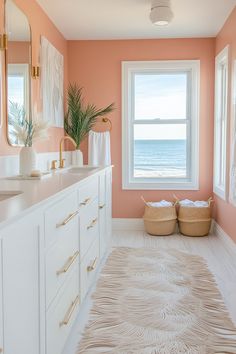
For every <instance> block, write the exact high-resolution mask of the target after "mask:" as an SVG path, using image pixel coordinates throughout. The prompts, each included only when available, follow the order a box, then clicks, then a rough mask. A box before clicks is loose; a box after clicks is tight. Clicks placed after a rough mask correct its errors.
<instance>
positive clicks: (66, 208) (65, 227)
mask: <svg viewBox="0 0 236 354" xmlns="http://www.w3.org/2000/svg"><path fill="white" fill-rule="evenodd" d="M77 213H78V205H77V196H76V194H74V193H72V194H69V195H68V196H66V197H65V198H63V199H61V200H59V201H58V202H56V203H55V204H53V205H52V206H51V207H49V208H48V209H47V210H46V211H45V243H46V247H48V246H49V245H51V244H52V243H53V242H55V241H56V240H58V239H60V238H61V237H63V236H66V235H67V234H69V233H73V232H76V228H78V218H77ZM77 232H78V230H77Z"/></svg>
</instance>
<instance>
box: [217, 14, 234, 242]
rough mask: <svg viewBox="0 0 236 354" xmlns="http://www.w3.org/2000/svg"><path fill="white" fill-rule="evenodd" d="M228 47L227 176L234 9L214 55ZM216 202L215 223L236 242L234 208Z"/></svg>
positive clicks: (218, 199)
mask: <svg viewBox="0 0 236 354" xmlns="http://www.w3.org/2000/svg"><path fill="white" fill-rule="evenodd" d="M226 45H229V46H230V80H229V81H230V82H229V112H230V132H229V138H228V161H227V164H228V175H229V161H230V145H231V144H230V142H231V138H232V119H233V116H232V111H233V110H232V96H231V90H232V83H233V81H232V77H233V70H234V67H233V63H234V61H235V60H236V8H235V9H234V10H233V12H232V13H231V15H230V17H229V18H228V20H227V21H226V23H225V25H224V26H223V28H222V30H221V31H220V33H219V34H218V36H217V38H216V55H217V54H218V53H219V52H220V51H221V50H222V49H223V48H224V47H225V46H226ZM214 198H215V200H216V216H215V218H216V221H217V223H218V224H219V225H220V226H221V227H222V228H223V230H224V231H225V232H226V233H227V234H228V235H230V236H231V238H232V239H233V240H234V241H235V242H236V208H235V207H233V206H232V205H231V204H229V203H228V202H225V201H223V200H222V199H220V198H218V197H217V196H215V197H214Z"/></svg>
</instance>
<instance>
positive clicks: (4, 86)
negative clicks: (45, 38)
mask: <svg viewBox="0 0 236 354" xmlns="http://www.w3.org/2000/svg"><path fill="white" fill-rule="evenodd" d="M7 1H9V0H4V18H3V26H4V32H5V33H6V34H7V28H6V25H7V20H6V18H7V14H6V3H7ZM10 1H12V2H13V3H14V5H15V6H16V7H17V8H18V9H19V10H20V11H21V12H22V14H24V16H25V17H26V18H27V20H28V25H29V31H30V42H29V43H30V46H29V61H30V62H29V119H30V120H31V119H32V28H31V24H30V21H29V18H28V16H27V15H26V13H25V12H24V11H23V10H22V9H21V8H20V7H19V6H18V5H17V4H16V3H15V1H14V0H10ZM7 38H8V37H7ZM8 43H9V42H8ZM4 65H5V69H4V79H5V83H4V84H5V85H3V89H5V94H4V97H5V102H4V103H5V119H6V134H7V142H8V144H9V145H10V146H11V147H16V148H20V147H22V146H23V145H20V144H18V145H17V144H13V143H12V142H11V141H10V138H9V124H8V47H7V48H6V49H5V57H4Z"/></svg>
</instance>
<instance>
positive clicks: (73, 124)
mask: <svg viewBox="0 0 236 354" xmlns="http://www.w3.org/2000/svg"><path fill="white" fill-rule="evenodd" d="M82 90H83V88H82V87H79V86H78V85H77V84H76V83H75V84H70V85H69V87H68V92H67V95H68V96H67V104H68V110H67V113H66V115H65V122H64V127H65V131H66V133H67V134H68V135H69V136H70V137H71V138H72V139H74V141H75V142H76V145H77V149H79V147H80V143H81V142H82V141H83V140H84V139H85V138H86V136H87V135H88V133H89V131H90V130H91V129H92V128H93V126H94V124H95V123H96V121H97V118H98V117H101V116H104V115H106V114H108V113H110V112H111V111H113V109H114V104H113V103H112V104H110V105H109V106H107V107H106V108H103V109H98V108H96V106H95V105H93V104H90V103H89V104H87V105H86V106H85V105H84V103H83V97H82Z"/></svg>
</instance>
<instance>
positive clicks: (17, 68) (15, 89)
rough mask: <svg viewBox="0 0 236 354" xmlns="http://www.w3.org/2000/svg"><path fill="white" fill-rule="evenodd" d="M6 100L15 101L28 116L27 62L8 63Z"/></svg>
mask: <svg viewBox="0 0 236 354" xmlns="http://www.w3.org/2000/svg"><path fill="white" fill-rule="evenodd" d="M7 71H8V73H7V74H8V75H7V77H8V83H7V86H8V87H7V91H8V92H7V94H8V102H9V103H10V102H13V103H17V104H18V105H19V106H20V107H22V108H24V110H25V113H26V115H27V117H28V116H29V98H28V97H29V64H8V66H7Z"/></svg>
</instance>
